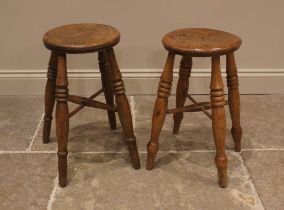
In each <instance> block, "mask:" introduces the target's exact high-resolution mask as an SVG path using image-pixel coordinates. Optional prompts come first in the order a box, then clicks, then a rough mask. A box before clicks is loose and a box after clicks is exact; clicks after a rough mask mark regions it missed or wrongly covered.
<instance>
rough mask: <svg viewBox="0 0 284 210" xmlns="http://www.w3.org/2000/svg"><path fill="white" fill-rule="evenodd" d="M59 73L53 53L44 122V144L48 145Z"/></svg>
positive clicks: (46, 90)
mask: <svg viewBox="0 0 284 210" xmlns="http://www.w3.org/2000/svg"><path fill="white" fill-rule="evenodd" d="M56 71H57V55H56V54H55V53H54V52H52V53H51V55H50V59H49V63H48V71H47V82H46V85H45V95H44V106H45V114H44V121H43V135H42V142H43V143H45V144H46V143H48V142H49V137H50V129H51V121H52V112H53V107H54V103H55V79H56Z"/></svg>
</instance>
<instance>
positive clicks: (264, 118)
mask: <svg viewBox="0 0 284 210" xmlns="http://www.w3.org/2000/svg"><path fill="white" fill-rule="evenodd" d="M194 98H196V100H197V101H208V100H209V97H208V96H194ZM155 99H156V97H155V96H136V97H135V98H134V100H135V108H136V130H135V131H136V135H137V136H138V137H139V145H143V148H141V149H142V150H145V148H146V147H145V145H146V144H147V142H148V141H149V138H150V132H151V120H152V112H153V107H154V103H155ZM174 101H175V96H171V97H170V99H169V107H170V108H171V107H174V103H175V102H174ZM186 103H189V102H186ZM241 103H242V110H241V120H242V127H243V140H242V142H243V148H284V141H283V133H284V128H283V126H282V125H283V124H284V110H283V109H282V108H281V104H284V96H283V95H242V96H241ZM271 104H273V106H272V105H271ZM276 110H277V111H276ZM226 118H227V119H226V122H227V137H226V146H227V149H233V147H234V146H233V145H234V144H233V139H232V137H231V134H230V128H231V119H230V113H229V108H228V107H226ZM172 128H173V119H172V115H167V117H166V120H165V123H164V127H163V130H162V132H161V137H160V150H164V151H169V150H176V151H184V150H186V151H187V150H201V149H215V145H214V139H213V135H212V130H211V121H210V120H208V118H207V117H206V116H205V115H204V114H203V113H201V112H199V113H184V119H183V121H182V124H181V129H180V133H179V134H178V135H173V134H172Z"/></svg>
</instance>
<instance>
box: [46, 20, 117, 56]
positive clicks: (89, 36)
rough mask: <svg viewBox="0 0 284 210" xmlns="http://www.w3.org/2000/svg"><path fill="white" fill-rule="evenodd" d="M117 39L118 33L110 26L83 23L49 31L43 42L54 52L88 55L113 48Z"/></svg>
mask: <svg viewBox="0 0 284 210" xmlns="http://www.w3.org/2000/svg"><path fill="white" fill-rule="evenodd" d="M119 39H120V33H119V31H118V30H117V29H115V28H113V27H111V26H108V25H102V24H94V23H83V24H71V25H65V26H60V27H57V28H54V29H51V30H49V31H48V32H47V33H45V35H44V37H43V42H44V45H45V47H46V48H48V49H50V50H52V51H56V52H63V53H89V52H95V51H99V50H102V49H105V48H110V47H113V46H114V45H116V44H117V43H118V42H119Z"/></svg>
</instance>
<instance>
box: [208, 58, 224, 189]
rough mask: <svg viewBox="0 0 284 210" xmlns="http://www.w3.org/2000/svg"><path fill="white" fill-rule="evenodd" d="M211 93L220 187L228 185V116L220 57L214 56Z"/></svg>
mask: <svg viewBox="0 0 284 210" xmlns="http://www.w3.org/2000/svg"><path fill="white" fill-rule="evenodd" d="M210 89H211V92H210V95H211V105H212V129H213V136H214V141H215V146H216V157H215V162H216V166H217V169H218V176H219V185H220V187H226V186H227V162H228V159H227V156H226V153H225V137H226V118H225V110H224V105H225V96H224V90H223V89H224V85H223V81H222V76H221V68H220V57H219V56H216V57H212V71H211V84H210Z"/></svg>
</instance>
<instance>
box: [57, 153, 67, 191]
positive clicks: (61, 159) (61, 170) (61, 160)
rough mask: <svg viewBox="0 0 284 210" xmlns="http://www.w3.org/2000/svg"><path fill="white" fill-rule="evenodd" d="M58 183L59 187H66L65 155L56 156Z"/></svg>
mask: <svg viewBox="0 0 284 210" xmlns="http://www.w3.org/2000/svg"><path fill="white" fill-rule="evenodd" d="M58 181H59V186H60V187H66V185H67V155H58Z"/></svg>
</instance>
